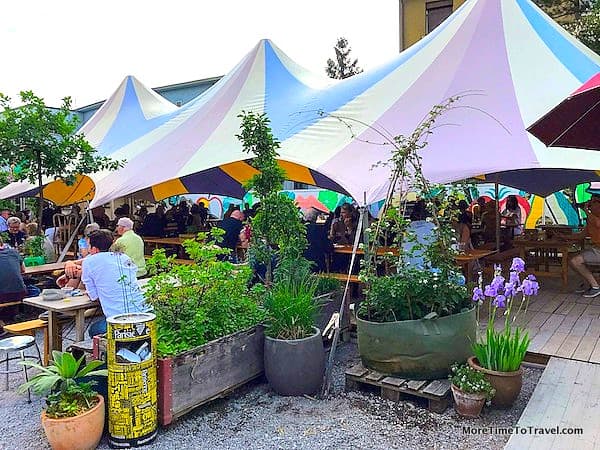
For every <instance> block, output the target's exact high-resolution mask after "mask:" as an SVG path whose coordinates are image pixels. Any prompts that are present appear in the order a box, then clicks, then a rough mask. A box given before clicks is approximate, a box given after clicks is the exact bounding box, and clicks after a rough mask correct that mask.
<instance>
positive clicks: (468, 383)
mask: <svg viewBox="0 0 600 450" xmlns="http://www.w3.org/2000/svg"><path fill="white" fill-rule="evenodd" d="M448 378H450V382H451V383H452V384H453V385H454V386H456V387H457V388H459V389H460V390H461V391H463V392H466V393H468V394H484V395H485V398H486V399H487V400H491V399H492V398H493V397H494V395H495V394H496V390H495V389H494V388H493V387H492V385H491V384H490V382H489V381H488V380H487V379H486V378H485V375H484V374H483V372H480V371H478V370H475V369H473V368H472V367H471V366H469V365H467V364H462V365H459V364H454V365H453V366H452V367H451V369H450V375H449V376H448Z"/></svg>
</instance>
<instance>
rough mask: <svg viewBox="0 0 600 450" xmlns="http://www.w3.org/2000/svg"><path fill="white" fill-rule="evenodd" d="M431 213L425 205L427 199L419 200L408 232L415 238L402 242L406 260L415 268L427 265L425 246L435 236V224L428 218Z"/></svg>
mask: <svg viewBox="0 0 600 450" xmlns="http://www.w3.org/2000/svg"><path fill="white" fill-rule="evenodd" d="M427 217H429V213H428V211H427V208H426V206H425V200H419V201H418V202H417V203H416V204H415V206H414V208H413V210H412V213H411V215H410V220H411V222H410V224H409V225H408V227H407V230H406V231H407V232H408V233H411V234H412V235H414V240H406V241H404V242H402V250H403V254H404V255H407V256H406V258H405V260H404V262H405V263H406V264H407V265H409V266H411V267H414V268H417V269H423V268H426V267H427V264H426V262H425V248H426V247H428V246H429V245H430V244H431V243H432V242H433V239H434V238H435V236H434V229H435V225H434V223H433V222H432V221H429V220H427Z"/></svg>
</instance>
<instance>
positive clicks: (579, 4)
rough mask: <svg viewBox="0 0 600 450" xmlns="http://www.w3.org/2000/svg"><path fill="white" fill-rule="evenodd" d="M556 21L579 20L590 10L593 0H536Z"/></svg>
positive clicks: (562, 22)
mask: <svg viewBox="0 0 600 450" xmlns="http://www.w3.org/2000/svg"><path fill="white" fill-rule="evenodd" d="M535 2H536V3H537V5H538V6H539V7H540V8H542V9H543V10H544V11H545V12H546V14H548V15H549V16H550V17H552V18H553V19H554V20H555V21H556V22H558V23H560V24H562V25H564V24H567V23H571V22H573V21H574V20H577V19H578V18H579V17H581V15H582V14H583V13H585V12H586V11H588V10H589V8H590V6H591V3H592V0H535Z"/></svg>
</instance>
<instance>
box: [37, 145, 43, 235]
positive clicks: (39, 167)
mask: <svg viewBox="0 0 600 450" xmlns="http://www.w3.org/2000/svg"><path fill="white" fill-rule="evenodd" d="M37 178H38V189H39V194H38V213H37V216H38V234H39V235H43V234H44V230H43V229H42V215H43V211H44V186H43V185H42V154H41V152H39V151H38V152H37Z"/></svg>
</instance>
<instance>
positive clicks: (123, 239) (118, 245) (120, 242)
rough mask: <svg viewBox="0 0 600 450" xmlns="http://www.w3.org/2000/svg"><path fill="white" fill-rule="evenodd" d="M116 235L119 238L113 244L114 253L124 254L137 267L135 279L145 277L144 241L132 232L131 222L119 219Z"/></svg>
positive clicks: (124, 218)
mask: <svg viewBox="0 0 600 450" xmlns="http://www.w3.org/2000/svg"><path fill="white" fill-rule="evenodd" d="M117 234H118V235H119V236H120V237H119V238H118V239H117V240H116V241H115V243H114V244H113V249H114V251H120V252H122V253H125V254H126V255H127V256H129V257H130V258H131V260H132V261H133V262H134V264H135V265H136V266H137V268H138V270H137V273H136V275H137V277H138V278H139V277H142V276H144V275H146V259H145V258H144V241H143V240H142V238H141V237H139V236H138V235H137V234H135V232H134V231H133V220H131V219H130V218H129V217H121V218H120V219H119V221H118V222H117Z"/></svg>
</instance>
